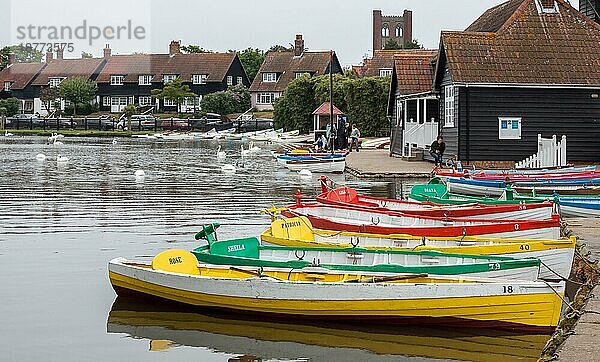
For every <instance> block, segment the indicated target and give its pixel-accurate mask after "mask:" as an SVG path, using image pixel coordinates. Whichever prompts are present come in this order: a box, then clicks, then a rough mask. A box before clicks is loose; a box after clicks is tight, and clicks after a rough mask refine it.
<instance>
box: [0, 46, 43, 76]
mask: <svg viewBox="0 0 600 362" xmlns="http://www.w3.org/2000/svg"><path fill="white" fill-rule="evenodd" d="M10 53H13V54H14V55H15V61H16V62H17V63H39V62H41V61H42V58H43V54H42V52H40V51H39V50H36V49H34V48H32V47H25V46H22V45H12V46H5V47H3V48H2V49H0V70H2V69H4V68H6V67H7V66H8V56H9V54H10Z"/></svg>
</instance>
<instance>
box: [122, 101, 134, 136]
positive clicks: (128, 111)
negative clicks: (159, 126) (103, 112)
mask: <svg viewBox="0 0 600 362" xmlns="http://www.w3.org/2000/svg"><path fill="white" fill-rule="evenodd" d="M136 113H137V108H136V107H135V105H133V104H128V105H126V106H125V108H123V115H124V116H125V117H127V130H128V131H131V116H133V115H134V114H136Z"/></svg>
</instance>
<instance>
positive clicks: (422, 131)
mask: <svg viewBox="0 0 600 362" xmlns="http://www.w3.org/2000/svg"><path fill="white" fill-rule="evenodd" d="M438 132H439V129H438V123H437V122H424V123H419V122H406V123H405V128H404V130H403V131H402V156H407V157H412V149H413V148H421V149H423V150H425V149H426V148H427V147H429V146H430V145H431V143H432V142H433V141H434V140H435V139H436V138H437V135H438Z"/></svg>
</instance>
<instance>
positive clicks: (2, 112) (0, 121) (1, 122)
mask: <svg viewBox="0 0 600 362" xmlns="http://www.w3.org/2000/svg"><path fill="white" fill-rule="evenodd" d="M5 127H6V108H4V107H0V129H4V128H5Z"/></svg>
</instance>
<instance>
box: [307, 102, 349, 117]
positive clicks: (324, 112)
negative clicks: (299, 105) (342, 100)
mask: <svg viewBox="0 0 600 362" xmlns="http://www.w3.org/2000/svg"><path fill="white" fill-rule="evenodd" d="M330 104H331V103H329V102H323V104H321V105H320V106H319V108H317V109H315V111H314V112H313V113H312V114H313V115H319V116H329V115H331V113H330V111H331V109H330V108H331V106H330ZM333 114H334V115H335V116H337V115H343V114H344V113H343V112H342V111H340V110H339V109H338V107H336V106H335V104H334V105H333Z"/></svg>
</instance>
